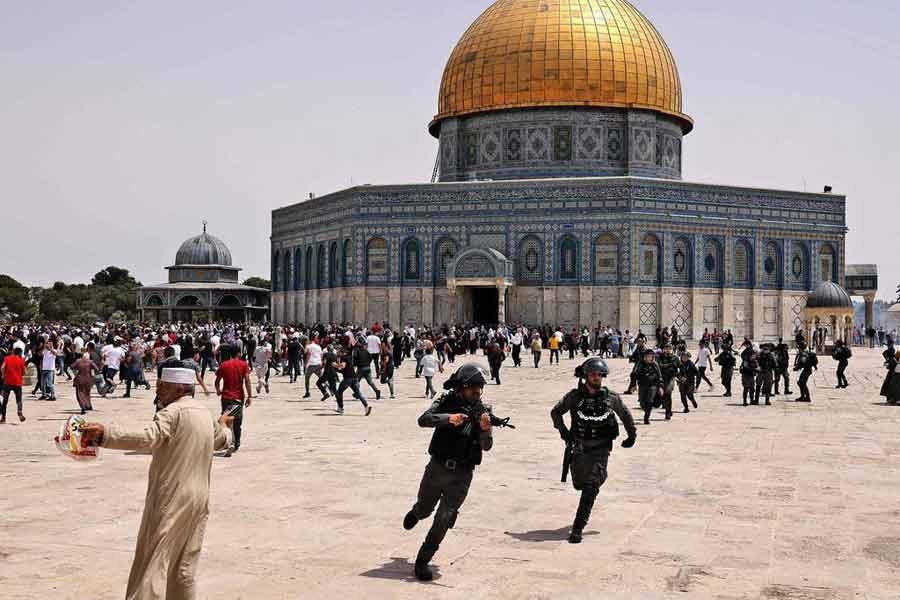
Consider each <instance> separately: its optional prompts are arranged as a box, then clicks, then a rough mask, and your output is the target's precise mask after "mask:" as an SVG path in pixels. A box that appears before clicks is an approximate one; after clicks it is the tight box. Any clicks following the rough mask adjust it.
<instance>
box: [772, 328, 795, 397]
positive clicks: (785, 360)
mask: <svg viewBox="0 0 900 600" xmlns="http://www.w3.org/2000/svg"><path fill="white" fill-rule="evenodd" d="M775 358H777V359H778V369H777V370H776V371H775V395H776V396H777V395H778V388H779V384H780V383H781V381H782V380H784V395H785V396H790V395H791V394H793V393H794V392H792V391H791V378H790V376H789V375H788V373H789V372H790V365H791V353H790V349H789V348H788V345H787V344H785V343H784V340H783V339H782V338H778V345H777V346H775Z"/></svg>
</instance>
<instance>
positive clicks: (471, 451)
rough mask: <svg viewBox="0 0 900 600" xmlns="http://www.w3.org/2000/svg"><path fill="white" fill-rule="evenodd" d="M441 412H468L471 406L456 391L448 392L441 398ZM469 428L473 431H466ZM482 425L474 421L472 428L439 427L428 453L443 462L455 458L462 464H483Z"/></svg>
mask: <svg viewBox="0 0 900 600" xmlns="http://www.w3.org/2000/svg"><path fill="white" fill-rule="evenodd" d="M439 412H441V413H446V414H454V413H468V412H469V407H467V406H465V405H464V403H463V401H462V399H461V398H460V397H459V396H458V395H457V394H456V392H448V393H447V394H444V396H443V397H442V398H441V407H440V411H439ZM467 429H469V430H470V431H471V433H470V434H469V435H466V434H465V433H464V432H465V431H466V430H467ZM480 434H481V425H480V424H478V423H473V424H472V427H471V428H466V427H453V426H452V425H447V426H444V427H437V428H435V430H434V434H433V435H432V436H431V444H430V445H429V446H428V454H430V455H431V456H433V457H434V458H436V459H438V460H439V461H441V462H444V461H447V460H453V461H455V462H456V463H457V464H458V465H460V466H472V467H474V466H476V465H480V464H481V457H482V450H481V435H480Z"/></svg>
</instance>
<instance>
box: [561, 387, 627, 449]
mask: <svg viewBox="0 0 900 600" xmlns="http://www.w3.org/2000/svg"><path fill="white" fill-rule="evenodd" d="M571 417H572V432H573V433H574V434H575V437H576V438H577V439H579V440H590V441H601V442H607V441H609V442H611V441H612V440H614V439H616V438H617V437H619V422H618V420H616V413H614V412H613V410H612V408H611V407H610V404H609V390H607V389H606V388H603V392H602V393H601V394H600V395H599V396H588V395H587V394H586V393H584V392H582V391H579V401H578V405H577V406H575V408H574V409H572V414H571Z"/></svg>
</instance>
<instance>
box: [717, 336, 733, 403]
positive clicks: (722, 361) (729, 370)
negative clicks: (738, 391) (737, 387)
mask: <svg viewBox="0 0 900 600" xmlns="http://www.w3.org/2000/svg"><path fill="white" fill-rule="evenodd" d="M716 362H717V363H719V365H720V366H721V367H722V385H723V386H725V394H724V395H725V396H726V397H730V396H731V379H732V377H734V367H735V365H736V364H737V358H735V356H734V351H733V350H732V349H731V346H725V348H723V349H722V352H721V353H720V354H719V355H718V356H717V357H716Z"/></svg>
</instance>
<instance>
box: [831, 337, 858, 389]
mask: <svg viewBox="0 0 900 600" xmlns="http://www.w3.org/2000/svg"><path fill="white" fill-rule="evenodd" d="M831 356H832V358H834V360H836V361H838V367H837V386H835V387H836V388H837V389H841V388H845V387H847V386H849V385H850V382H849V381H847V375H845V373H846V371H847V365H848V364H850V357H852V356H853V353H852V352H851V351H850V347H849V346H847V344H845V343H844V342H843V341H841V340H838V341H836V342H835V343H834V352H833V353H832V354H831Z"/></svg>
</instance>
